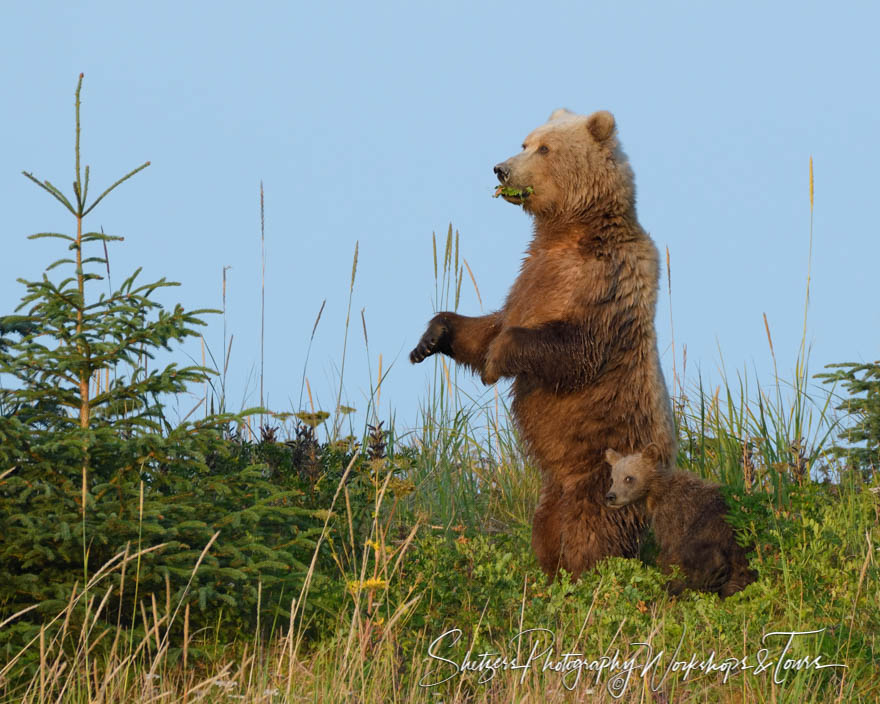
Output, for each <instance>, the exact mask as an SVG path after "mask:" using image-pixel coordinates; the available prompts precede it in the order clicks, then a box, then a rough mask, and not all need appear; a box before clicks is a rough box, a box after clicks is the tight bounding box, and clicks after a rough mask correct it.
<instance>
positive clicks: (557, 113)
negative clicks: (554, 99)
mask: <svg viewBox="0 0 880 704" xmlns="http://www.w3.org/2000/svg"><path fill="white" fill-rule="evenodd" d="M573 114H574V113H573V112H572V111H571V110H566V109H565V108H559V109H558V110H554V111H553V112H551V113H550V117H549V118H548V119H547V122H553V120H558V119H559V118H560V117H567V116H569V115H573Z"/></svg>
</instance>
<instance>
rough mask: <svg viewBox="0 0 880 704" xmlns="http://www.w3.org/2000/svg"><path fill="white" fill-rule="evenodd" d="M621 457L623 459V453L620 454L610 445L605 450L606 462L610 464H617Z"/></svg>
mask: <svg viewBox="0 0 880 704" xmlns="http://www.w3.org/2000/svg"><path fill="white" fill-rule="evenodd" d="M622 459H623V455H621V454H620V453H619V452H617V451H616V450H612V449H611V448H610V447H609V448H608V449H607V450H605V461H606V462H608V464H611V465H614V464H617V463H618V462H620V460H622Z"/></svg>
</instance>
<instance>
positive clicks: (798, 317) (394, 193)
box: [0, 2, 880, 425]
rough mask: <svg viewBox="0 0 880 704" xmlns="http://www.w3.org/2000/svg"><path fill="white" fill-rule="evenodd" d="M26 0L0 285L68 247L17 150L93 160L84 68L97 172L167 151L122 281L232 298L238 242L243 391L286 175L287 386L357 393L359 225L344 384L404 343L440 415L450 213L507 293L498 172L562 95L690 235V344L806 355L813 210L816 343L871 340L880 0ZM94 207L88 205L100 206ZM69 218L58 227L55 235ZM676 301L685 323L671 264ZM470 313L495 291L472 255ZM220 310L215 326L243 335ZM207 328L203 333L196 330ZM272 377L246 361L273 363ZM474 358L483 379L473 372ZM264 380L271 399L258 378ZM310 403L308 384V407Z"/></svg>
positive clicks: (680, 244)
mask: <svg viewBox="0 0 880 704" xmlns="http://www.w3.org/2000/svg"><path fill="white" fill-rule="evenodd" d="M647 5H648V4H642V3H602V4H599V3H586V2H585V3H565V4H563V3H543V4H541V5H538V4H534V3H528V4H527V3H520V2H504V3H457V2H447V3H411V2H410V3H381V4H378V5H375V4H372V3H351V4H331V3H298V4H294V3H250V4H247V6H245V4H242V3H223V2H220V3H210V4H208V3H198V4H197V3H168V2H152V3H149V4H144V3H139V4H135V3H118V2H117V3H97V2H91V3H90V2H84V3H76V4H73V3H68V4H64V5H58V4H54V3H36V2H35V3H15V4H14V5H10V6H9V7H7V8H6V9H5V10H4V21H3V25H2V27H0V61H2V65H3V66H5V67H6V70H5V71H4V72H3V78H4V83H5V85H4V90H3V92H4V99H3V106H4V109H3V110H2V112H0V128H2V132H3V135H4V139H2V140H0V193H2V196H0V198H2V203H3V212H4V215H5V217H4V228H3V256H2V258H0V303H2V306H0V309H2V311H3V312H11V311H12V309H13V308H14V307H15V305H16V303H17V300H18V298H19V297H20V295H21V292H22V288H21V286H20V285H19V284H17V283H16V282H15V279H16V277H19V276H23V277H31V278H32V277H36V276H39V274H40V272H41V270H42V268H43V267H44V266H45V265H46V264H47V263H49V262H50V261H52V260H53V259H54V258H56V256H57V254H58V252H57V249H55V248H54V247H53V243H52V242H50V241H44V242H39V243H33V242H28V241H27V240H26V239H25V236H26V235H27V234H29V233H31V232H38V231H45V230H59V229H61V230H62V231H63V230H65V229H66V230H69V229H70V226H71V223H70V221H69V216H67V217H66V216H65V212H64V211H63V210H62V209H61V208H60V207H57V204H55V203H54V202H53V201H52V200H51V199H50V198H48V197H47V196H46V195H45V194H44V193H42V192H40V191H39V189H37V188H36V187H35V186H33V184H31V183H29V182H28V181H26V179H25V178H24V177H22V176H21V173H20V172H21V171H22V170H23V169H24V170H29V171H34V172H35V173H36V174H37V175H39V176H40V177H42V178H48V179H49V180H51V181H53V182H54V183H56V184H57V185H60V186H62V188H64V187H66V188H68V189H69V185H67V184H69V183H70V181H72V179H73V160H72V151H73V150H72V139H73V90H74V87H75V84H76V77H77V75H78V74H79V72H80V71H82V72H84V73H85V83H84V90H83V125H84V127H83V154H84V159H85V162H86V163H88V164H91V166H92V189H93V191H96V190H97V189H98V188H99V187H100V186H101V185H104V184H108V183H110V182H111V181H112V180H113V179H115V178H116V177H117V176H119V175H121V174H122V173H125V171H127V170H128V169H130V168H132V167H134V166H136V165H138V164H140V163H142V162H143V161H146V160H151V161H152V166H151V167H150V168H149V169H147V170H146V171H145V172H144V173H142V174H139V175H138V176H137V177H136V178H135V180H133V181H132V182H130V183H128V184H125V185H124V186H123V187H122V188H120V189H119V191H118V192H116V193H115V194H114V195H113V197H112V198H108V199H107V201H105V203H102V205H101V206H100V207H99V209H98V210H96V211H95V214H94V215H93V216H92V217H93V219H92V221H91V223H90V225H91V227H92V228H95V229H97V228H98V227H103V228H104V230H105V231H106V232H108V233H113V234H122V235H124V236H125V237H126V241H125V243H123V244H121V245H114V246H113V247H112V248H111V251H110V257H111V263H112V267H113V271H114V273H115V275H116V276H117V277H118V278H117V279H116V280H117V281H121V277H122V275H123V274H124V273H128V272H130V271H131V270H132V269H133V268H134V267H136V266H143V267H144V276H145V277H147V278H149V279H155V278H158V277H160V276H167V277H168V278H169V279H171V280H176V281H180V282H181V283H182V286H181V288H179V289H174V290H173V292H172V293H171V294H170V295H167V296H166V297H165V299H164V300H166V301H168V302H169V303H171V302H175V301H178V300H179V301H181V302H183V303H184V304H185V305H186V306H187V307H190V308H196V307H219V306H220V294H221V272H222V270H223V267H225V266H231V267H232V268H231V269H229V271H228V288H227V304H228V318H227V327H228V330H229V332H230V333H232V334H234V335H235V341H234V343H233V348H232V358H231V361H230V372H229V377H230V383H231V396H232V405H233V406H235V407H237V406H239V405H241V404H242V402H243V399H244V403H245V405H253V404H255V403H257V402H258V401H259V392H258V387H257V385H256V384H255V383H254V381H253V376H252V375H253V370H254V369H255V367H256V365H257V364H258V360H259V302H260V268H261V265H260V231H259V184H260V180H261V179H262V180H263V182H264V184H265V193H266V244H267V250H268V257H267V259H268V261H267V278H266V301H267V306H266V320H267V326H266V389H267V390H268V392H269V404H270V405H271V406H272V407H273V408H275V409H277V410H290V409H291V406H294V407H296V406H297V405H298V397H299V390H300V379H301V374H302V370H303V365H304V362H305V355H306V349H307V344H308V338H309V335H310V333H311V330H312V325H313V323H314V320H315V315H316V313H317V311H318V309H319V307H320V305H321V302H322V300H324V299H325V298H326V299H327V304H326V308H325V310H324V313H323V316H322V320H321V323H320V325H319V327H318V329H317V333H316V336H315V341H314V345H313V347H312V350H311V354H310V359H309V364H308V369H307V376H308V378H309V380H310V384H311V386H312V389H313V391H314V392H315V394H316V396H317V397H318V403H319V405H321V406H322V407H324V408H325V409H327V410H331V409H332V407H333V405H334V403H335V388H336V382H337V378H338V377H337V374H338V368H339V364H340V360H341V353H342V339H343V331H344V324H345V315H346V304H347V298H348V285H349V280H350V274H351V263H352V255H353V252H354V248H355V242H356V241H359V243H360V246H359V255H360V256H359V264H358V273H357V280H356V285H355V290H354V296H353V303H352V310H353V315H352V318H353V325H352V327H351V331H350V338H349V346H348V359H347V361H346V368H345V393H344V400H347V401H348V403H349V404H350V405H352V406H354V407H357V408H359V409H363V407H364V406H365V401H364V398H365V395H366V394H367V393H368V390H369V382H368V378H369V377H368V373H367V365H368V362H367V353H366V350H365V347H364V343H363V333H362V330H361V321H360V311H361V310H362V309H363V311H364V316H365V319H366V322H367V328H368V333H369V355H370V358H371V361H370V364H371V365H372V370H373V374H374V375H375V373H376V368H377V360H378V355H379V354H380V353H381V354H382V356H383V362H384V365H385V367H386V368H387V367H388V365H389V364H390V363H392V362H393V367H392V369H391V372H390V374H389V376H388V378H387V381H386V384H385V385H384V386H383V392H382V399H381V402H382V409H381V416H382V417H387V416H388V415H389V410H390V409H393V410H394V411H395V412H396V414H397V422H398V424H402V425H408V424H411V423H412V422H414V420H415V417H416V410H417V408H418V403H419V399H420V398H421V397H422V396H423V395H424V392H425V387H426V383H427V379H428V376H429V374H430V366H429V365H421V366H419V367H412V366H410V365H409V363H408V361H407V359H406V356H407V353H408V352H409V350H410V349H411V348H412V346H413V345H414V344H415V342H416V341H417V340H418V338H419V336H420V334H421V332H422V330H423V327H424V324H425V322H426V321H427V320H428V318H429V317H430V316H431V312H432V310H431V305H432V304H431V299H432V293H433V263H432V257H431V233H432V231H436V232H437V233H438V236H441V235H442V234H445V232H446V228H447V226H448V224H449V223H450V222H452V223H453V226H454V227H455V228H457V229H458V230H459V231H460V233H461V245H462V253H463V255H464V257H465V258H466V259H467V261H468V263H469V264H470V266H471V268H472V270H473V272H474V275H475V276H476V278H477V281H478V284H479V287H480V292H481V294H482V299H483V302H484V305H485V309H486V310H489V309H492V308H495V307H497V306H499V305H500V304H501V302H502V301H503V298H504V295H505V293H506V291H507V289H508V288H509V286H510V284H511V282H512V281H513V279H514V277H515V275H516V272H517V270H518V266H519V262H520V259H521V256H522V252H523V250H524V248H525V246H526V244H527V242H528V240H529V237H530V232H531V223H530V221H529V219H528V217H527V216H525V215H524V214H523V213H522V212H521V211H519V210H518V209H517V208H515V207H514V206H511V205H509V204H506V203H503V202H501V201H499V200H494V199H493V198H491V194H492V184H493V183H494V181H495V179H494V176H493V174H492V166H493V165H494V164H495V163H497V162H499V161H501V160H503V159H505V158H507V157H508V156H510V155H512V154H513V153H515V152H517V151H518V150H519V145H520V143H521V141H522V138H523V137H524V136H525V135H526V134H527V133H528V132H529V131H530V130H531V129H532V128H534V127H535V126H537V125H538V124H541V123H543V122H544V121H545V120H546V118H547V116H548V115H549V114H550V112H551V111H552V110H554V109H555V108H558V107H563V106H564V107H568V108H569V109H571V110H574V111H576V112H582V113H586V112H592V111H593V110H597V109H608V110H611V111H612V112H613V113H614V114H615V116H616V118H617V121H618V126H619V133H620V139H621V141H622V143H623V146H624V148H625V150H626V151H627V153H628V154H629V156H630V160H631V162H632V165H633V168H634V171H635V174H636V182H637V188H638V194H639V199H638V210H639V217H640V220H641V222H642V225H643V226H644V227H645V229H646V230H648V231H649V232H650V233H651V234H652V236H653V237H654V239H655V241H656V243H657V246H658V248H659V249H660V250H661V252H665V249H666V248H667V247H668V248H669V252H670V256H671V262H672V298H673V301H672V304H673V305H672V315H673V318H674V324H675V342H676V346H677V348H678V353H677V356H678V363H679V365H680V363H681V347H682V345H684V344H686V345H687V358H688V376H689V377H691V378H692V379H695V378H696V372H697V370H699V371H700V372H701V373H702V375H703V376H704V378H705V379H707V381H708V382H709V383H713V381H717V380H718V379H719V371H718V369H719V365H720V362H721V359H722V356H723V359H724V362H725V364H726V366H727V369H728V372H730V373H733V372H735V370H737V369H743V368H746V369H748V370H749V373H750V374H751V373H754V374H755V375H756V377H757V379H758V380H759V381H761V382H762V383H763V384H769V383H771V382H772V381H773V364H772V359H771V357H770V353H769V348H768V345H767V338H766V333H765V330H764V322H763V314H765V313H766V315H767V318H768V321H769V324H770V328H771V331H772V334H773V342H774V345H775V349H776V354H777V358H778V361H779V371H780V375H781V376H788V375H789V374H790V372H791V369H792V368H793V366H794V361H795V358H796V355H797V350H798V346H799V343H800V339H801V334H802V330H803V306H804V289H805V284H806V277H807V257H808V246H809V234H810V204H809V192H808V165H809V158H810V156H811V155H812V156H813V159H814V166H815V216H814V242H813V265H812V289H811V304H810V310H809V331H808V337H807V340H808V343H809V344H810V345H811V346H812V355H811V366H812V369H813V371H820V370H821V367H822V365H824V364H826V363H830V362H839V361H850V360H853V361H864V360H873V359H876V358H877V357H880V355H878V346H880V345H878V343H880V324H878V323H880V320H878V318H880V313H878V306H877V305H876V302H875V299H876V294H875V293H874V289H875V282H876V271H877V262H878V261H880V243H878V237H877V233H876V225H875V216H874V213H873V211H872V210H871V208H872V207H873V204H874V202H875V200H876V194H875V192H876V188H877V182H878V179H877V173H878V164H880V139H878V135H877V130H878V125H880V120H878V117H880V97H878V95H877V91H876V90H875V88H876V80H877V71H878V66H880V62H878V59H880V49H878V42H877V37H876V28H877V27H878V26H880V9H878V6H877V5H875V4H871V3H848V4H846V5H845V6H844V5H837V6H835V7H834V8H833V10H832V9H831V8H830V6H828V5H827V4H826V5H824V6H823V5H821V4H818V3H801V2H799V3H773V4H770V3H748V2H746V3H744V2H739V3H728V4H720V3H697V2H693V3H675V2H673V3H670V2H666V3H662V4H652V5H651V6H647ZM87 224H88V223H87ZM56 246H57V245H56ZM661 288H662V295H661V299H660V302H659V305H658V318H657V327H658V334H659V338H660V346H661V353H662V355H663V361H664V365H665V366H666V369H667V376H668V377H670V376H671V367H672V351H671V334H670V312H669V299H668V296H667V295H666V288H667V280H666V276H665V273H664V277H663V281H662V283H661ZM460 310H461V312H464V313H469V312H473V313H479V310H480V308H479V303H478V302H477V298H476V295H475V294H474V292H473V289H472V287H471V286H470V285H469V284H468V281H467V280H466V281H465V285H464V286H463V293H462V300H461V306H460ZM222 331H223V327H222V322H221V321H220V319H219V318H215V319H213V320H212V322H211V325H210V327H209V328H208V329H207V331H206V333H205V336H206V340H207V342H208V343H209V345H210V346H211V347H212V349H214V350H215V353H217V354H218V355H219V354H220V349H221V347H222V343H221V340H222ZM186 349H187V351H189V352H190V353H191V354H193V355H195V356H198V354H199V348H198V344H194V345H188V346H187V348H186ZM249 376H250V377H251V382H250V384H249V385H248V384H247V380H248V378H249ZM467 386H468V388H470V389H476V388H477V386H476V385H472V384H471V383H470V382H469V381H468V382H467ZM248 388H249V389H250V393H249V396H247V398H246V399H245V396H246V390H247V389H248ZM294 410H296V408H294Z"/></svg>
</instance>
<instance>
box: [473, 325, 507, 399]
mask: <svg viewBox="0 0 880 704" xmlns="http://www.w3.org/2000/svg"><path fill="white" fill-rule="evenodd" d="M509 344H510V331H509V330H505V331H504V332H502V333H501V334H500V335H498V337H496V338H495V339H494V340H493V341H492V344H491V345H489V349H488V350H487V351H486V363H485V364H484V365H483V370H482V371H481V372H480V380H481V381H482V382H483V383H484V384H485V385H486V386H491V385H492V384H494V383H495V382H496V381H498V380H499V379H500V378H501V377H502V376H506V375H507V370H506V369H505V366H506V363H505V360H506V359H507V355H508V349H507V348H508V346H509Z"/></svg>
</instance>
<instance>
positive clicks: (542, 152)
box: [538, 144, 550, 154]
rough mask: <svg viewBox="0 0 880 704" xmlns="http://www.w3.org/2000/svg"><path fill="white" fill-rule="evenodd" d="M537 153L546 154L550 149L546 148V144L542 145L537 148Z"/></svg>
mask: <svg viewBox="0 0 880 704" xmlns="http://www.w3.org/2000/svg"><path fill="white" fill-rule="evenodd" d="M538 151H539V152H540V153H541V154H546V153H547V152H549V151H550V147H548V146H547V145H546V144H542V145H541V146H540V147H538Z"/></svg>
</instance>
